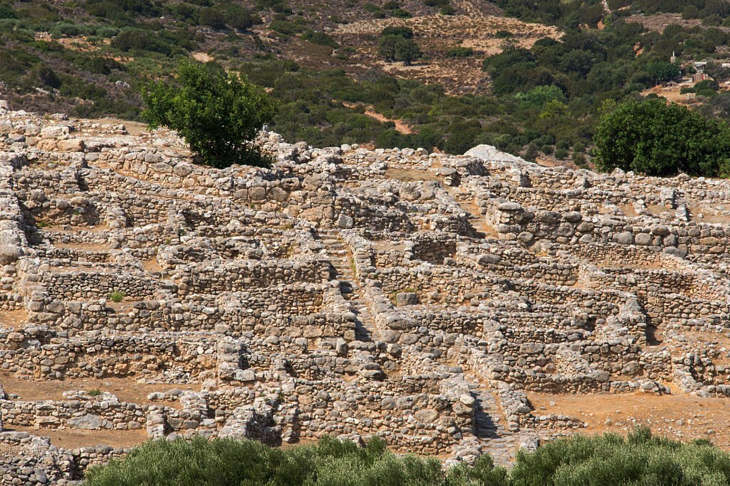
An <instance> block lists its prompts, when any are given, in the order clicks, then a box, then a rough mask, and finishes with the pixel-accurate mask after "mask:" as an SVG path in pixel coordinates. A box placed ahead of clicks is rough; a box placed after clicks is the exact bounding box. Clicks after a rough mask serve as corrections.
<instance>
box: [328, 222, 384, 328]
mask: <svg viewBox="0 0 730 486" xmlns="http://www.w3.org/2000/svg"><path fill="white" fill-rule="evenodd" d="M320 236H322V243H323V244H324V246H325V249H326V251H327V254H328V256H329V258H330V262H331V263H332V267H333V268H334V271H335V275H334V279H335V280H338V281H339V282H340V292H341V293H342V297H344V299H345V300H346V301H348V302H349V303H350V305H351V309H352V312H353V313H354V314H355V316H356V318H357V319H356V321H355V323H356V325H357V327H356V329H355V338H356V339H357V340H359V341H374V340H375V339H374V338H376V337H378V336H379V334H378V330H377V328H376V327H375V320H374V319H373V316H372V314H371V313H370V310H369V309H368V307H367V305H366V304H365V300H364V299H363V295H362V290H361V289H360V282H359V281H358V279H357V275H356V274H355V268H354V267H355V265H354V262H353V260H352V256H351V255H350V253H349V252H348V250H347V248H346V246H345V243H344V242H343V241H342V239H341V238H340V237H339V236H338V234H337V232H336V231H321V232H320Z"/></svg>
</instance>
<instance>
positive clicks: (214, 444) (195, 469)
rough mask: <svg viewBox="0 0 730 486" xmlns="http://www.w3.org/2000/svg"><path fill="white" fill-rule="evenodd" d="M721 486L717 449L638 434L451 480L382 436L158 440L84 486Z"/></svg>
mask: <svg viewBox="0 0 730 486" xmlns="http://www.w3.org/2000/svg"><path fill="white" fill-rule="evenodd" d="M183 484H184V485H191V486H192V485H195V486H223V485H226V486H228V485H239V486H254V485H257V486H259V485H264V486H279V485H286V486H300V485H302V486H305V485H306V486H318V485H322V486H324V485H326V486H370V485H373V486H375V485H377V486H416V485H417V486H613V485H616V486H618V485H621V486H632V485H635V486H639V485H644V486H649V485H655V486H669V485H673V486H720V485H727V484H730V456H728V455H727V454H725V453H724V452H722V451H721V450H719V449H718V448H716V447H714V446H712V445H711V444H710V443H709V442H706V441H698V442H695V443H691V444H682V443H680V442H675V441H670V440H667V439H662V438H657V437H653V436H652V435H651V432H650V431H649V430H648V429H639V430H637V431H636V432H634V433H631V434H629V436H628V437H627V438H626V439H624V438H622V437H619V436H617V435H613V434H606V435H603V436H594V437H583V436H574V437H571V438H569V439H562V440H558V441H555V442H552V443H549V444H547V445H545V446H543V447H541V448H539V449H538V450H537V452H534V453H523V452H520V453H519V454H518V456H517V461H516V463H515V466H514V469H513V470H512V471H511V472H510V473H509V474H508V473H507V471H506V470H505V469H503V468H501V467H494V464H493V462H492V459H491V458H490V457H489V456H482V457H481V458H480V459H479V460H478V461H477V462H476V464H475V465H474V466H468V465H466V464H461V465H459V466H456V467H453V468H451V469H449V470H448V471H447V472H446V473H444V472H443V471H442V469H441V464H440V463H439V461H437V460H436V459H433V458H421V457H416V456H413V455H407V456H396V455H394V454H393V453H391V452H389V451H388V450H387V449H386V447H385V443H384V442H383V441H382V440H380V439H378V438H374V439H372V440H370V441H369V442H368V445H367V447H365V448H358V447H357V446H355V444H353V443H351V442H340V441H339V440H336V439H332V438H329V437H325V438H323V439H322V440H320V442H319V444H317V445H310V446H300V447H291V448H288V449H275V448H269V447H267V446H264V445H262V444H260V443H258V442H254V441H233V440H228V439H221V440H213V441H210V442H208V441H207V440H205V439H203V438H197V439H195V440H193V441H192V442H185V441H183V440H181V439H178V440H176V441H173V442H169V441H165V440H158V441H153V442H148V443H146V444H144V445H143V446H141V447H138V448H136V449H134V450H133V451H132V452H131V453H130V454H129V456H127V457H126V458H125V459H123V460H121V461H111V462H110V463H109V464H108V465H106V466H96V467H92V468H90V469H89V470H88V472H87V479H86V481H85V482H84V485H85V486H173V485H176V486H177V485H183Z"/></svg>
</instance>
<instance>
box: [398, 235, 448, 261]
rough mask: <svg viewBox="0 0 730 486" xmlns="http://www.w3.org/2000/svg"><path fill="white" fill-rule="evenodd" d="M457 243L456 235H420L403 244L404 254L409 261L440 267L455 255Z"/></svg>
mask: <svg viewBox="0 0 730 486" xmlns="http://www.w3.org/2000/svg"><path fill="white" fill-rule="evenodd" d="M457 241H458V235H457V234H448V233H442V232H439V233H421V234H419V235H418V236H417V237H415V238H413V239H411V241H407V242H405V248H404V253H405V254H406V257H409V258H410V259H411V260H421V261H424V262H429V263H434V264H437V265H441V264H443V263H444V260H445V259H446V258H453V257H454V256H455V255H456V246H457ZM408 253H410V255H409V254H408Z"/></svg>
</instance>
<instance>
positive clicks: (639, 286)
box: [590, 268, 727, 300]
mask: <svg viewBox="0 0 730 486" xmlns="http://www.w3.org/2000/svg"><path fill="white" fill-rule="evenodd" d="M590 280H591V283H592V284H593V283H594V282H595V285H594V286H595V287H596V288H613V289H618V290H623V291H624V292H631V293H635V294H637V295H638V296H639V297H640V298H642V299H645V296H647V295H657V294H662V293H672V294H674V293H677V292H676V291H677V290H681V293H682V294H683V295H685V296H686V297H689V298H699V299H707V300H723V298H724V296H725V295H727V288H725V287H719V286H718V285H717V283H716V282H714V285H713V282H712V281H709V280H708V279H707V277H705V278H703V277H702V276H701V274H699V273H696V272H695V273H685V272H681V271H672V270H665V269H661V268H660V269H652V270H642V269H631V268H612V269H608V268H604V269H601V270H600V271H598V272H593V273H591V274H590Z"/></svg>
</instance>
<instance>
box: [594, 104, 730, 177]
mask: <svg viewBox="0 0 730 486" xmlns="http://www.w3.org/2000/svg"><path fill="white" fill-rule="evenodd" d="M594 140H595V142H596V146H597V152H598V158H597V160H596V162H597V166H598V168H599V169H601V170H612V169H615V168H617V167H618V168H621V169H623V170H631V171H635V172H639V173H644V174H648V175H657V176H668V175H674V174H677V173H678V172H684V173H686V174H689V175H702V176H708V177H717V176H724V175H726V174H727V173H728V168H730V129H729V128H728V126H727V125H726V124H725V123H724V122H719V121H716V120H712V119H709V118H705V117H704V116H702V115H701V114H699V113H697V112H693V111H691V110H689V109H688V108H686V107H684V106H680V105H677V104H667V103H666V101H665V100H663V99H647V100H642V101H629V102H627V103H623V104H621V105H618V106H617V107H616V108H615V109H614V110H612V111H609V112H607V113H605V114H604V115H603V117H602V118H601V122H600V123H599V125H598V127H597V129H596V136H595V138H594Z"/></svg>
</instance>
